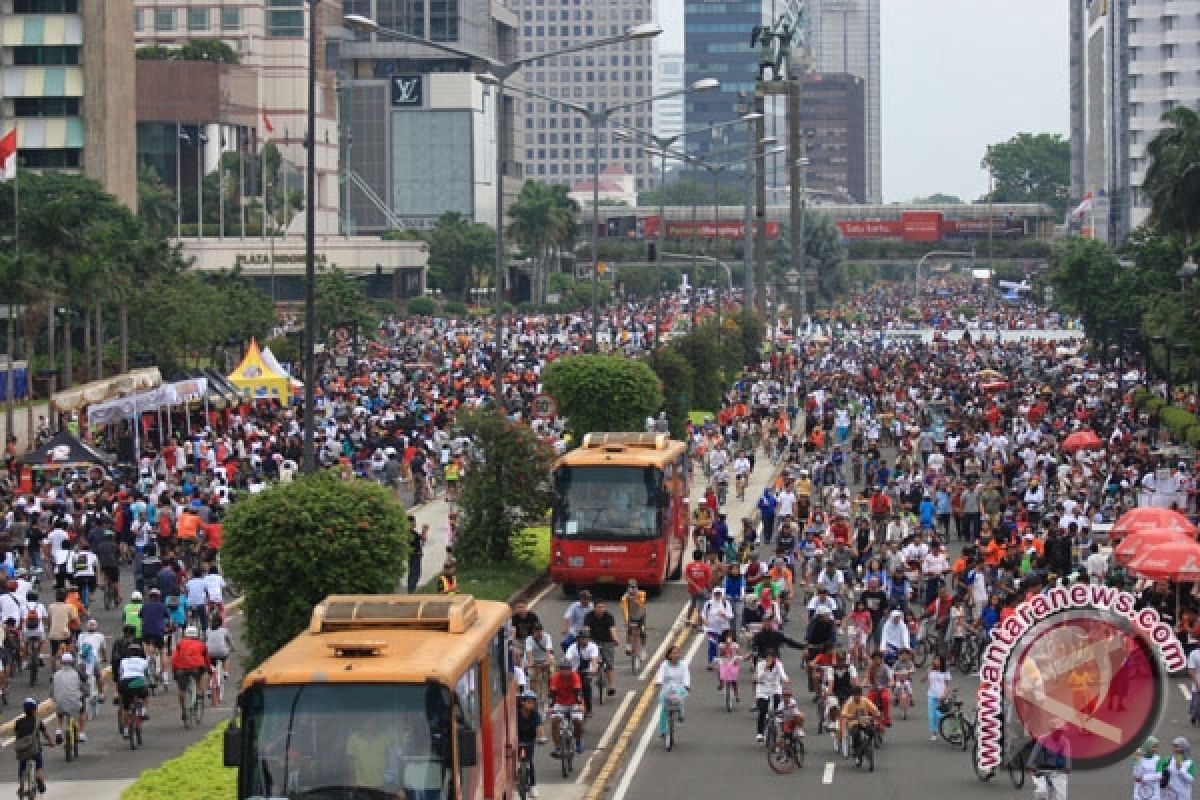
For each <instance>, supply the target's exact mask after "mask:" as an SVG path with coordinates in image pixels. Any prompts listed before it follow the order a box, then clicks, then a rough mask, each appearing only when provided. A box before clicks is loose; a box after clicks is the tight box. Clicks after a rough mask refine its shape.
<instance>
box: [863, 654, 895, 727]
mask: <svg viewBox="0 0 1200 800" xmlns="http://www.w3.org/2000/svg"><path fill="white" fill-rule="evenodd" d="M894 683H895V678H894V676H893V673H892V669H891V667H889V666H888V665H887V664H885V663H883V653H880V652H879V651H878V650H876V651H875V653H874V654H873V655H872V656H871V664H870V666H868V667H867V680H866V686H867V692H868V694H867V699H868V700H870V701H871V702H872V703H874V704H875V706H876V707H877V708H878V709H879V710H880V711H881V712H883V725H884V727H885V728H890V727H892V711H891V709H892V686H893V684H894Z"/></svg>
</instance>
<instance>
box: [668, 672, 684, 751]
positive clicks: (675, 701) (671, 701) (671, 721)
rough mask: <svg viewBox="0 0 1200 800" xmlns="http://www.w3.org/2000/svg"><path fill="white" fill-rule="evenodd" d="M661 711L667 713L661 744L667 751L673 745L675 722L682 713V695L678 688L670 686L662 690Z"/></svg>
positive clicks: (672, 747) (671, 748)
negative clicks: (664, 732)
mask: <svg viewBox="0 0 1200 800" xmlns="http://www.w3.org/2000/svg"><path fill="white" fill-rule="evenodd" d="M663 713H664V714H666V715H667V729H666V734H665V735H664V736H663V745H664V746H665V747H666V748H667V752H668V753H669V752H671V750H673V749H674V747H675V724H676V722H678V720H679V718H680V717H681V716H682V714H683V697H682V696H681V694H680V692H679V690H678V689H674V688H672V689H669V690H666V691H664V692H663Z"/></svg>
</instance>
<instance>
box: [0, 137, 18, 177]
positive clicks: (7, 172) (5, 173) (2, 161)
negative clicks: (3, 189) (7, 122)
mask: <svg viewBox="0 0 1200 800" xmlns="http://www.w3.org/2000/svg"><path fill="white" fill-rule="evenodd" d="M15 177H17V129H16V128H13V129H12V130H11V131H9V132H8V134H7V135H5V137H4V138H3V139H0V181H11V180H12V179H13V178H15Z"/></svg>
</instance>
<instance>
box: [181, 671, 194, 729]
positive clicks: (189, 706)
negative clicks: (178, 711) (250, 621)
mask: <svg viewBox="0 0 1200 800" xmlns="http://www.w3.org/2000/svg"><path fill="white" fill-rule="evenodd" d="M195 711H196V681H195V680H189V681H188V685H187V688H186V689H184V690H183V727H184V730H191V728H192V715H193V714H194V713H195Z"/></svg>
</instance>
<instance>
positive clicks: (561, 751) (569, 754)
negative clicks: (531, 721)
mask: <svg viewBox="0 0 1200 800" xmlns="http://www.w3.org/2000/svg"><path fill="white" fill-rule="evenodd" d="M558 759H559V765H560V767H561V769H562V776H563V778H567V777H568V776H570V774H571V772H572V771H573V770H574V768H575V729H574V727H572V724H571V712H570V711H564V712H562V713H561V714H559V716H558Z"/></svg>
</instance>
